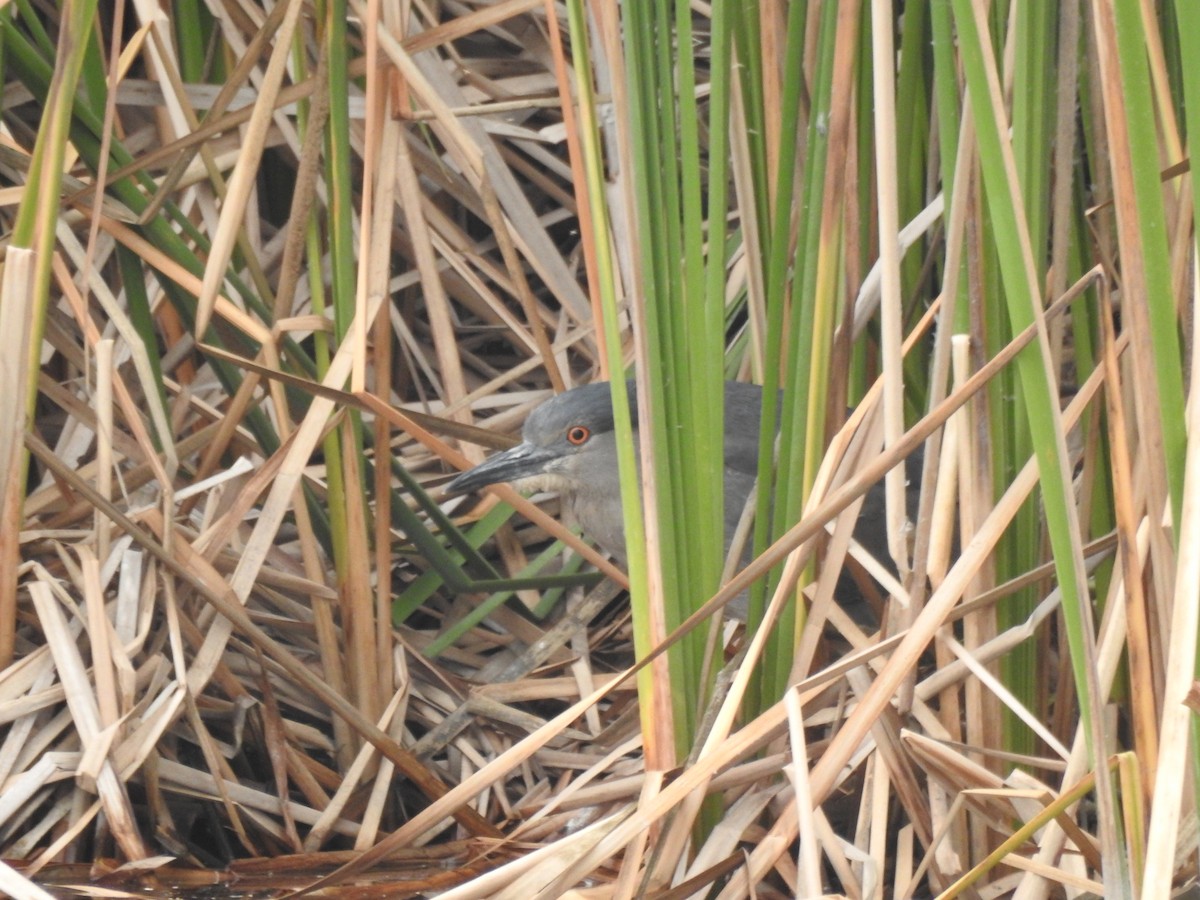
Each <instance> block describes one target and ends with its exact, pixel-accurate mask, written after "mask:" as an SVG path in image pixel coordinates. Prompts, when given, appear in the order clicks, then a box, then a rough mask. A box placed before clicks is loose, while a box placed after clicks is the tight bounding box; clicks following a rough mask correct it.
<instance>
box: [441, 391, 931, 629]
mask: <svg viewBox="0 0 1200 900" xmlns="http://www.w3.org/2000/svg"><path fill="white" fill-rule="evenodd" d="M627 390H628V392H629V407H630V414H631V417H632V424H633V428H634V435H635V440H636V435H637V427H638V422H637V388H636V386H635V384H634V382H633V381H632V380H631V381H629V382H627ZM780 396H781V398H782V393H781V394H780ZM762 401H763V389H762V387H761V386H760V385H756V384H749V383H745V382H735V381H727V382H725V426H724V427H725V440H724V456H725V471H724V492H725V504H724V508H725V548H726V551H728V549H729V547H730V545H731V544H732V542H733V538H734V532H735V531H736V529H737V525H738V522H739V520H740V519H741V516H742V511H743V509H744V508H745V505H746V500H747V498H748V497H749V496H750V492H751V491H752V490H753V488H754V484H755V480H756V478H757V476H758V450H759V431H760V425H761V422H762ZM521 436H522V441H521V443H520V444H517V445H516V446H515V447H512V448H511V449H509V450H505V451H503V452H501V453H497V454H494V455H492V456H490V457H488V458H487V459H485V460H484V461H483V462H482V463H480V464H479V465H477V466H475V467H474V468H471V469H468V470H467V471H465V472H463V473H462V474H460V475H459V476H458V477H457V478H455V479H454V480H453V481H451V482H449V484H447V485H446V488H445V493H446V495H447V496H453V495H460V494H468V493H473V492H475V491H478V490H480V489H481V488H484V487H487V486H488V485H491V484H497V483H501V482H508V483H511V484H512V486H513V487H515V488H518V489H520V490H541V491H554V492H557V493H558V495H559V497H560V499H561V500H562V503H563V506H564V509H565V511H566V513H567V515H568V516H569V517H570V518H571V519H573V520H574V521H575V522H576V523H577V524H578V525H579V528H580V530H582V532H583V533H584V535H586V536H587V537H588V538H589V539H591V540H592V541H594V542H595V543H596V544H597V545H599V546H600V548H601V549H602V550H604V551H605V552H606V553H608V554H609V555H610V556H612V557H613V558H615V559H616V560H618V561H619V562H620V563H622V564H624V563H625V562H626V555H625V516H624V509H623V507H622V504H621V488H620V478H619V474H618V471H617V441H616V433H615V430H614V425H613V408H612V393H611V388H610V387H609V384H608V382H602V381H598V382H592V383H590V384H586V385H583V386H581V387H576V388H572V389H570V390H567V391H563V392H562V393H560V394H556V395H555V396H553V397H551V398H550V399H548V400H546V401H544V402H543V403H541V404H540V405H539V406H537V407H536V408H535V409H534V410H533V411H532V412H531V413H530V414H529V416H528V417H527V418H526V420H525V424H524V427H523V428H522V432H521ZM920 469H921V452H920V450H918V451H917V452H916V453H914V454H913V455H912V456H910V457H909V458H908V460H907V461H906V472H907V475H908V479H909V483H908V490H907V502H908V515H909V518H910V519H912V518H915V517H916V506H917V500H918V498H919V496H920V482H919V479H920ZM884 513H885V500H884V489H883V484H882V483H880V484H877V485H874V486H873V487H872V488H871V489H870V490H869V491H868V493H867V496H866V499H865V501H864V503H863V506H862V509H861V511H860V512H859V517H858V521H857V522H856V524H855V529H854V536H855V539H856V540H858V542H859V543H860V544H861V545H862V546H863V547H864V548H865V549H866V550H867V551H868V552H870V553H871V554H872V555H873V556H875V557H876V558H877V559H880V560H881V561H883V562H884V563H885V564H888V565H890V558H889V555H888V541H887V524H886V518H887V517H886V515H885V514H884ZM851 590H855V589H854V588H851ZM853 599H854V600H857V601H861V595H860V596H859V597H856V598H853ZM730 609H731V612H732V613H733V614H734V616H735V617H736V618H740V619H744V618H745V603H744V602H742V603H738V602H737V601H735V602H734V603H733V604H731V606H730Z"/></svg>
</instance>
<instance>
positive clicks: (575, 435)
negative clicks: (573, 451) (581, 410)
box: [567, 425, 592, 447]
mask: <svg viewBox="0 0 1200 900" xmlns="http://www.w3.org/2000/svg"><path fill="white" fill-rule="evenodd" d="M591 436H592V431H591V429H590V428H588V427H587V426H586V425H572V426H571V427H570V428H568V429H567V440H568V441H570V442H571V443H572V444H574V445H575V446H576V447H578V446H580V445H581V444H586V443H587V439H588V438H590V437H591Z"/></svg>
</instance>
